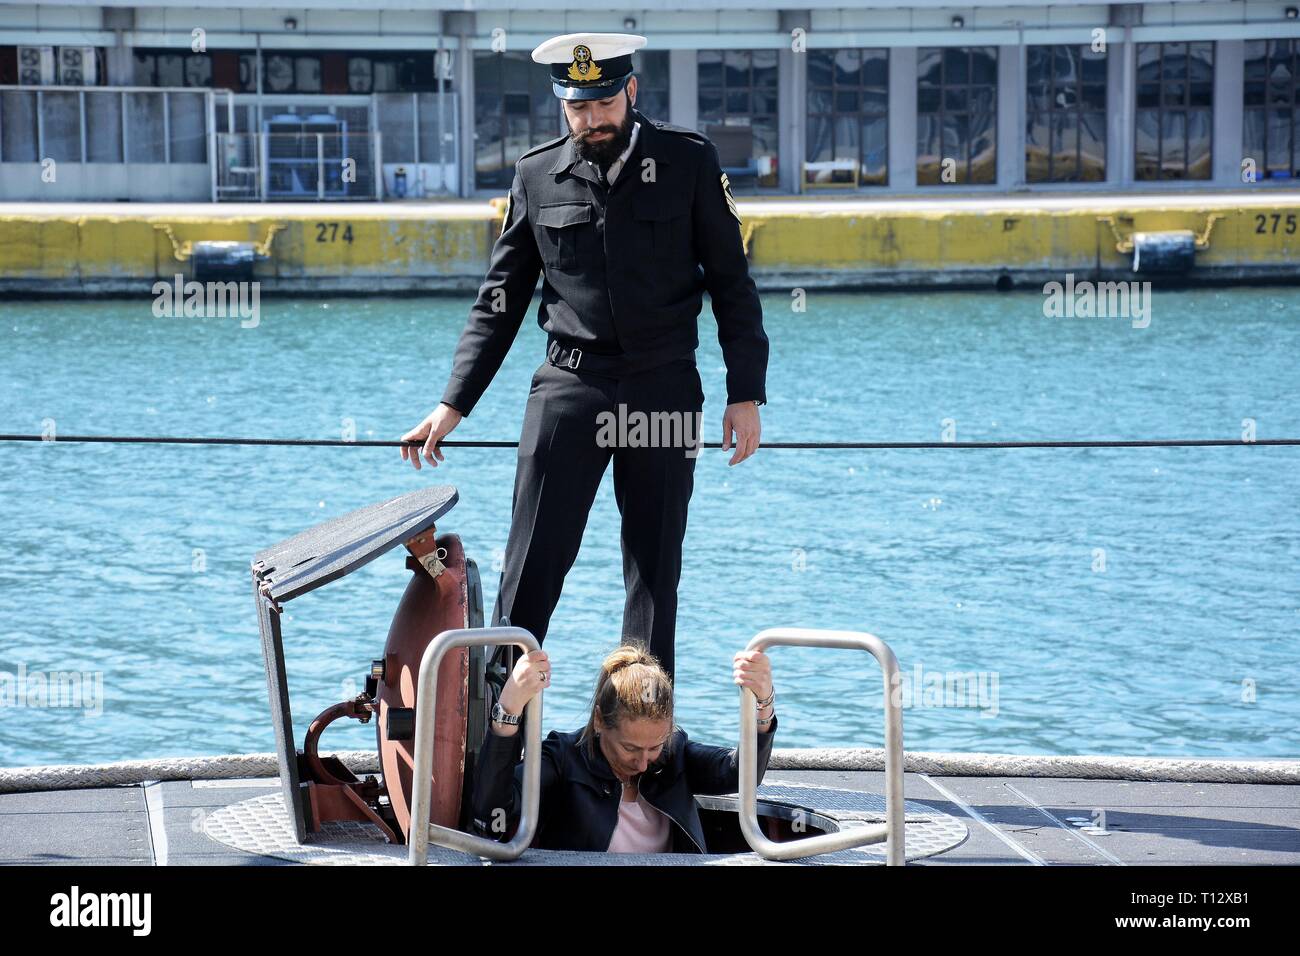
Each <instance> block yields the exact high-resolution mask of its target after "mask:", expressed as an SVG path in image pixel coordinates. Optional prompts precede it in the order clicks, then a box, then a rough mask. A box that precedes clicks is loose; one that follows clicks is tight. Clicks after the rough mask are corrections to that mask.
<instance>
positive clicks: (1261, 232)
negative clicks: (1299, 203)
mask: <svg viewBox="0 0 1300 956" xmlns="http://www.w3.org/2000/svg"><path fill="white" fill-rule="evenodd" d="M1270 220H1272V223H1273V228H1272V229H1269V228H1268V224H1269V221H1270ZM1282 221H1283V219H1282V214H1281V213H1280V212H1275V213H1273V214H1272V215H1266V214H1264V213H1256V215H1255V235H1257V236H1267V235H1269V234H1270V233H1271V234H1273V235H1275V236H1276V235H1277V227H1278V225H1279V224H1280V223H1281V222H1282ZM1283 232H1285V233H1286V234H1287V235H1288V236H1291V235H1295V213H1293V212H1289V213H1287V214H1286V228H1285V229H1284V230H1283Z"/></svg>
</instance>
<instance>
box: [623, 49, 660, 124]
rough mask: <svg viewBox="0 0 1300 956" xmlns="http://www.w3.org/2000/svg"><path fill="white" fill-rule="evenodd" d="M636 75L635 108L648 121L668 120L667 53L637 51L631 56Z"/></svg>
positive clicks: (633, 70)
mask: <svg viewBox="0 0 1300 956" xmlns="http://www.w3.org/2000/svg"><path fill="white" fill-rule="evenodd" d="M632 72H633V73H634V74H635V75H636V108H637V109H638V110H640V111H641V112H642V113H644V114H645V115H646V117H648V118H649V119H657V120H667V119H668V51H667V50H650V51H648V52H647V51H646V50H637V51H636V52H635V53H633V54H632Z"/></svg>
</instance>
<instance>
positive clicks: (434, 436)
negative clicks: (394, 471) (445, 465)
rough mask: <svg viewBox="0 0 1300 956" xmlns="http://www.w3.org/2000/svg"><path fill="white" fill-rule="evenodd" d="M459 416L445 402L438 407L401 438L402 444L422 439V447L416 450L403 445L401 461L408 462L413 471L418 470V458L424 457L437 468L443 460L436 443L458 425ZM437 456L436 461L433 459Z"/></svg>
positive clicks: (413, 447) (410, 446) (440, 450)
mask: <svg viewBox="0 0 1300 956" xmlns="http://www.w3.org/2000/svg"><path fill="white" fill-rule="evenodd" d="M460 420H461V414H460V412H458V411H456V409H454V408H452V407H451V406H450V405H448V404H447V403H446V402H443V403H441V404H439V405H438V407H437V408H435V409H434V410H433V411H432V412H430V413H429V417H428V418H426V419H425V420H424V421H422V422H420V424H418V425H416V426H415V427H414V428H412V429H411V430H410V431H409V432H407V433H406V434H405V435H403V436H402V438H401V440H402V441H403V442H408V441H420V440H422V439H423V441H424V447H423V448H419V449H417V448H416V447H415V446H414V445H406V444H403V445H402V448H401V452H402V461H409V462H410V463H411V464H412V465H414V466H415V470H416V471H419V470H420V467H421V466H420V456H422V455H423V456H424V460H425V461H427V462H428V463H429V464H430V465H432V466H433V467H434V468H437V467H438V462H439V461H442V460H443V454H442V449H441V448H439V447H438V442H440V441H442V440H443V439H444V438H445V437H447V436H448V435H449V434H451V432H452V431H453V430H454V429H455V428H456V426H457V425H459V424H460ZM435 456H437V460H436V461H435V460H434V457H435Z"/></svg>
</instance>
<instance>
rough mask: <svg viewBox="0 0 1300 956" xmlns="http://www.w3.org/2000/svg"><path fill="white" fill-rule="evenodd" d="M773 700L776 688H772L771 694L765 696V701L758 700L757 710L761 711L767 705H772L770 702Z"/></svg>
mask: <svg viewBox="0 0 1300 956" xmlns="http://www.w3.org/2000/svg"><path fill="white" fill-rule="evenodd" d="M775 699H776V688H775V687H773V688H772V693H770V694H768V695H767V700H760V701H759V702H758V709H759V710H762V709H763V708H764V707H766V706H767V705H768V704H770V703H772V701H773V700H775Z"/></svg>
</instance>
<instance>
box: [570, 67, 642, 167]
mask: <svg viewBox="0 0 1300 956" xmlns="http://www.w3.org/2000/svg"><path fill="white" fill-rule="evenodd" d="M562 102H563V103H564V119H565V121H566V122H567V123H568V124H569V133H570V135H571V136H572V137H573V142H574V145H575V146H576V147H577V150H578V155H579V156H581V157H582V158H583V159H587V160H590V161H591V162H593V163H597V164H598V165H600V166H608V165H609V164H610V163H612V162H613V161H614V160H616V159H618V157H619V154H620V153H622V152H623V150H625V149H627V144H628V143H629V142H630V141H631V139H632V104H633V103H635V102H636V77H635V76H633V77H630V78H629V79H628V81H627V86H626V87H624V88H623V89H622V90H620V91H619V92H618V93H616V94H615V95H613V96H610V97H606V98H605V99H603V100H563V101H562Z"/></svg>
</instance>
